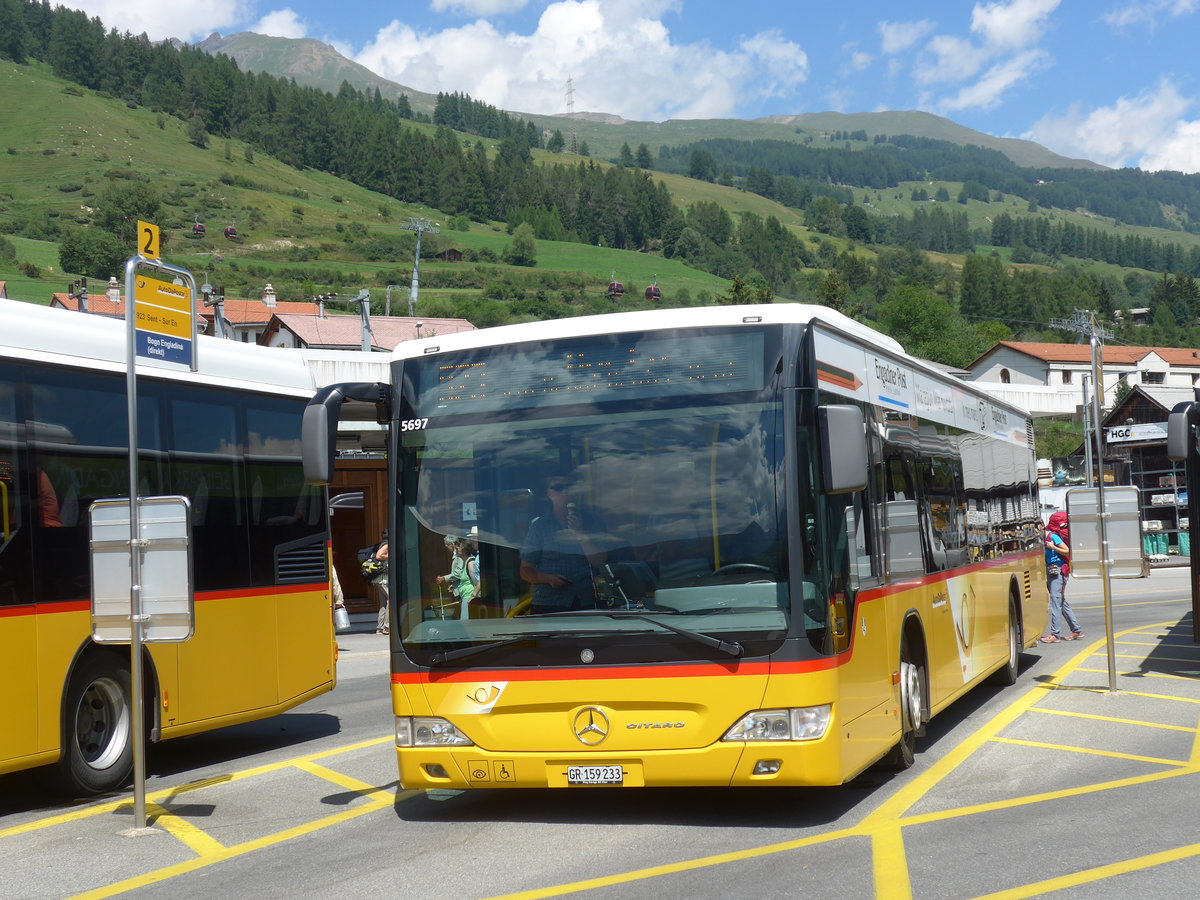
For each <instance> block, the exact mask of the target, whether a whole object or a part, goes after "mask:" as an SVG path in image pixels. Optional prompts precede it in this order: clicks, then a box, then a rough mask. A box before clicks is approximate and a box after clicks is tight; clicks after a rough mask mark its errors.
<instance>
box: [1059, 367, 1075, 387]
mask: <svg viewBox="0 0 1200 900" xmlns="http://www.w3.org/2000/svg"><path fill="white" fill-rule="evenodd" d="M1073 374H1074V373H1073V372H1072V371H1071V370H1070V369H1063V373H1062V375H1063V384H1070V383H1071V376H1072V375H1073Z"/></svg>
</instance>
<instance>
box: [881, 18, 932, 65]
mask: <svg viewBox="0 0 1200 900" xmlns="http://www.w3.org/2000/svg"><path fill="white" fill-rule="evenodd" d="M936 27H937V23H935V22H932V21H930V20H929V19H922V20H921V21H920V22H880V23H879V24H878V25H876V26H875V28H876V30H877V31H878V32H879V39H880V41H881V43H882V45H883V53H884V55H886V56H894V55H895V54H897V53H903V52H904V51H905V50H907V49H909V48H910V47H912V46H913V45H914V44H915V43H917V41H919V40H921V39H922V38H924V37H925V35H927V34H929V33H930V32H931V31H933V29H934V28H936Z"/></svg>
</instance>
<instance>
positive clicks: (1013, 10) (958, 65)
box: [913, 0, 1200, 114]
mask: <svg viewBox="0 0 1200 900" xmlns="http://www.w3.org/2000/svg"><path fill="white" fill-rule="evenodd" d="M1061 2H1062V0H999V2H994V3H976V4H975V5H974V6H973V7H972V9H971V24H970V31H971V34H972V37H960V36H957V35H952V34H937V35H934V36H933V37H931V38H929V39H928V40H927V41H925V42H924V43H923V45H922V47H921V50H920V52H919V54H918V55H917V60H916V63H915V64H914V66H913V79H914V80H915V81H916V83H917V84H918V85H919V86H921V87H922V88H925V90H924V91H923V93H922V94H921V104H922V106H923V107H925V108H927V109H933V110H936V111H938V112H941V113H943V114H947V113H952V112H958V111H960V110H964V109H985V110H986V109H993V108H994V107H996V106H998V105H999V104H1000V103H1002V102H1003V100H1004V96H1005V94H1007V93H1008V92H1009V91H1010V90H1011V89H1012V88H1013V87H1015V86H1016V85H1018V84H1020V83H1021V82H1022V81H1024V80H1025V79H1027V78H1028V77H1029V76H1030V75H1031V74H1033V73H1034V72H1036V71H1038V70H1040V69H1043V68H1046V67H1048V66H1049V65H1050V64H1051V62H1052V60H1051V57H1050V55H1049V53H1047V52H1046V51H1045V50H1043V49H1041V47H1039V46H1038V45H1039V44H1040V43H1041V42H1042V41H1043V39H1044V38H1045V36H1046V32H1047V30H1048V29H1049V27H1050V16H1051V14H1052V13H1053V12H1054V11H1055V10H1057V9H1058V6H1059V4H1060V3H1061ZM1197 2H1200V0H1197Z"/></svg>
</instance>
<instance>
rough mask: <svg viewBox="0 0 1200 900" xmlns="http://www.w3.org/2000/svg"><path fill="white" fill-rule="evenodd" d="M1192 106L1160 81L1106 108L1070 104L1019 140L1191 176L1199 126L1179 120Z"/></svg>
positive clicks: (1198, 164) (1197, 159) (1199, 151)
mask: <svg viewBox="0 0 1200 900" xmlns="http://www.w3.org/2000/svg"><path fill="white" fill-rule="evenodd" d="M1193 104H1194V101H1192V100H1191V99H1189V98H1187V97H1184V96H1182V95H1181V94H1180V93H1179V91H1178V89H1177V88H1176V87H1175V85H1174V84H1173V83H1171V82H1170V81H1167V80H1165V79H1164V80H1162V81H1160V82H1159V84H1158V85H1157V87H1155V88H1154V89H1152V90H1146V91H1143V92H1142V93H1141V94H1139V95H1137V96H1136V97H1121V98H1120V99H1118V100H1117V101H1116V103H1114V104H1113V105H1112V106H1104V107H1099V108H1097V109H1093V110H1091V111H1090V112H1085V111H1083V110H1081V109H1080V108H1079V107H1078V106H1073V107H1071V108H1070V109H1069V110H1068V111H1067V112H1066V114H1064V115H1062V116H1054V115H1046V116H1043V117H1042V118H1041V119H1039V120H1038V121H1037V122H1035V123H1034V125H1033V127H1032V128H1030V130H1029V132H1028V133H1027V134H1025V135H1024V137H1027V138H1029V139H1030V140H1034V141H1037V142H1038V143H1039V144H1042V145H1043V146H1046V147H1049V148H1050V149H1051V150H1054V151H1055V152H1056V153H1061V154H1063V155H1064V156H1073V157H1083V158H1085V159H1090V160H1093V161H1095V162H1098V163H1103V164H1104V165H1106V166H1130V165H1143V167H1145V168H1178V169H1181V170H1183V171H1191V172H1196V171H1200V141H1198V140H1197V139H1196V135H1197V131H1198V130H1200V127H1198V125H1197V123H1196V122H1188V121H1185V120H1184V119H1183V116H1184V114H1185V113H1186V112H1187V111H1188V109H1189V108H1190V107H1191V106H1192V105H1193ZM1189 139H1190V141H1191V145H1190V146H1188V141H1189ZM1189 160H1190V162H1189Z"/></svg>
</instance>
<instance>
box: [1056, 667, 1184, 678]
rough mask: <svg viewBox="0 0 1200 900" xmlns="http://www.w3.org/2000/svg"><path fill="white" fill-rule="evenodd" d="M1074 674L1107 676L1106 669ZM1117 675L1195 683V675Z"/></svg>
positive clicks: (1139, 673) (1135, 673) (1129, 673)
mask: <svg viewBox="0 0 1200 900" xmlns="http://www.w3.org/2000/svg"><path fill="white" fill-rule="evenodd" d="M1075 671H1076V672H1087V673H1088V674H1092V675H1097V674H1099V675H1107V674H1108V669H1083V668H1079V669H1076V670H1075ZM1117 674H1118V675H1120V676H1122V677H1124V678H1169V679H1170V680H1172V681H1197V680H1200V679H1197V678H1196V676H1195V675H1168V674H1166V673H1165V672H1140V671H1139V672H1118V673H1117Z"/></svg>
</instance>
